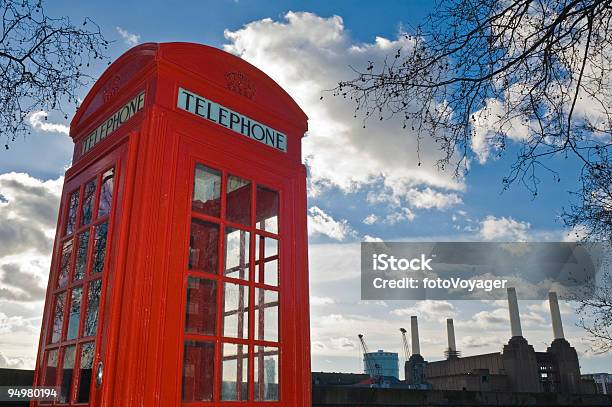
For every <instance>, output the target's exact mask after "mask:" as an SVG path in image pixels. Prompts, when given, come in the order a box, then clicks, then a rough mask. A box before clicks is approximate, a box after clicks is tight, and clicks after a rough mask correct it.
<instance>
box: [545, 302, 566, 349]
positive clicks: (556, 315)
mask: <svg viewBox="0 0 612 407" xmlns="http://www.w3.org/2000/svg"><path fill="white" fill-rule="evenodd" d="M548 303H549V304H550V319H552V326H553V336H554V339H563V338H565V335H563V324H562V322H561V311H560V310H559V301H558V300H557V293H555V292H553V291H551V292H549V293H548Z"/></svg>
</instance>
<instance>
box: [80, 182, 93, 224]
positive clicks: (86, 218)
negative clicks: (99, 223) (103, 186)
mask: <svg viewBox="0 0 612 407" xmlns="http://www.w3.org/2000/svg"><path fill="white" fill-rule="evenodd" d="M95 196H96V179H95V178H94V179H92V180H90V181H89V182H87V184H85V187H84V188H83V204H82V205H81V225H89V223H90V222H91V219H92V218H93V206H94V198H95Z"/></svg>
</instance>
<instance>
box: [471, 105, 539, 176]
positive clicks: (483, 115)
mask: <svg viewBox="0 0 612 407" xmlns="http://www.w3.org/2000/svg"><path fill="white" fill-rule="evenodd" d="M503 103H504V102H502V101H500V100H498V99H487V101H486V105H485V106H484V107H483V108H482V109H481V110H479V111H478V112H476V113H474V115H473V117H474V122H473V128H474V136H473V137H472V140H471V147H472V151H474V153H475V154H476V158H477V159H478V162H479V163H480V164H484V163H486V162H487V160H488V158H489V156H490V155H491V154H492V153H495V152H496V151H497V150H499V149H500V147H501V146H499V145H497V140H496V136H497V135H498V134H503V135H504V136H505V137H507V138H509V139H510V140H515V141H520V140H525V139H527V138H528V137H529V131H530V130H529V122H528V121H525V119H524V117H522V116H515V117H513V118H512V119H510V120H507V119H506V115H505V113H504V112H505V108H504V105H503Z"/></svg>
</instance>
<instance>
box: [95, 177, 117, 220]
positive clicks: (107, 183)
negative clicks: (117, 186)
mask: <svg viewBox="0 0 612 407" xmlns="http://www.w3.org/2000/svg"><path fill="white" fill-rule="evenodd" d="M114 179H115V169H114V168H111V169H110V170H108V171H106V172H105V173H104V174H102V188H101V189H100V204H99V205H98V218H101V217H102V216H106V215H108V214H109V213H110V210H111V206H112V205H113V183H114Z"/></svg>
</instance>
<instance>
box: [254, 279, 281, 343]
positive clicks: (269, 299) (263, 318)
mask: <svg viewBox="0 0 612 407" xmlns="http://www.w3.org/2000/svg"><path fill="white" fill-rule="evenodd" d="M255 324H256V328H255V332H256V333H255V338H256V339H259V340H264V341H271V342H277V341H278V292H276V291H272V290H264V289H263V288H258V289H257V290H256V293H255Z"/></svg>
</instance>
